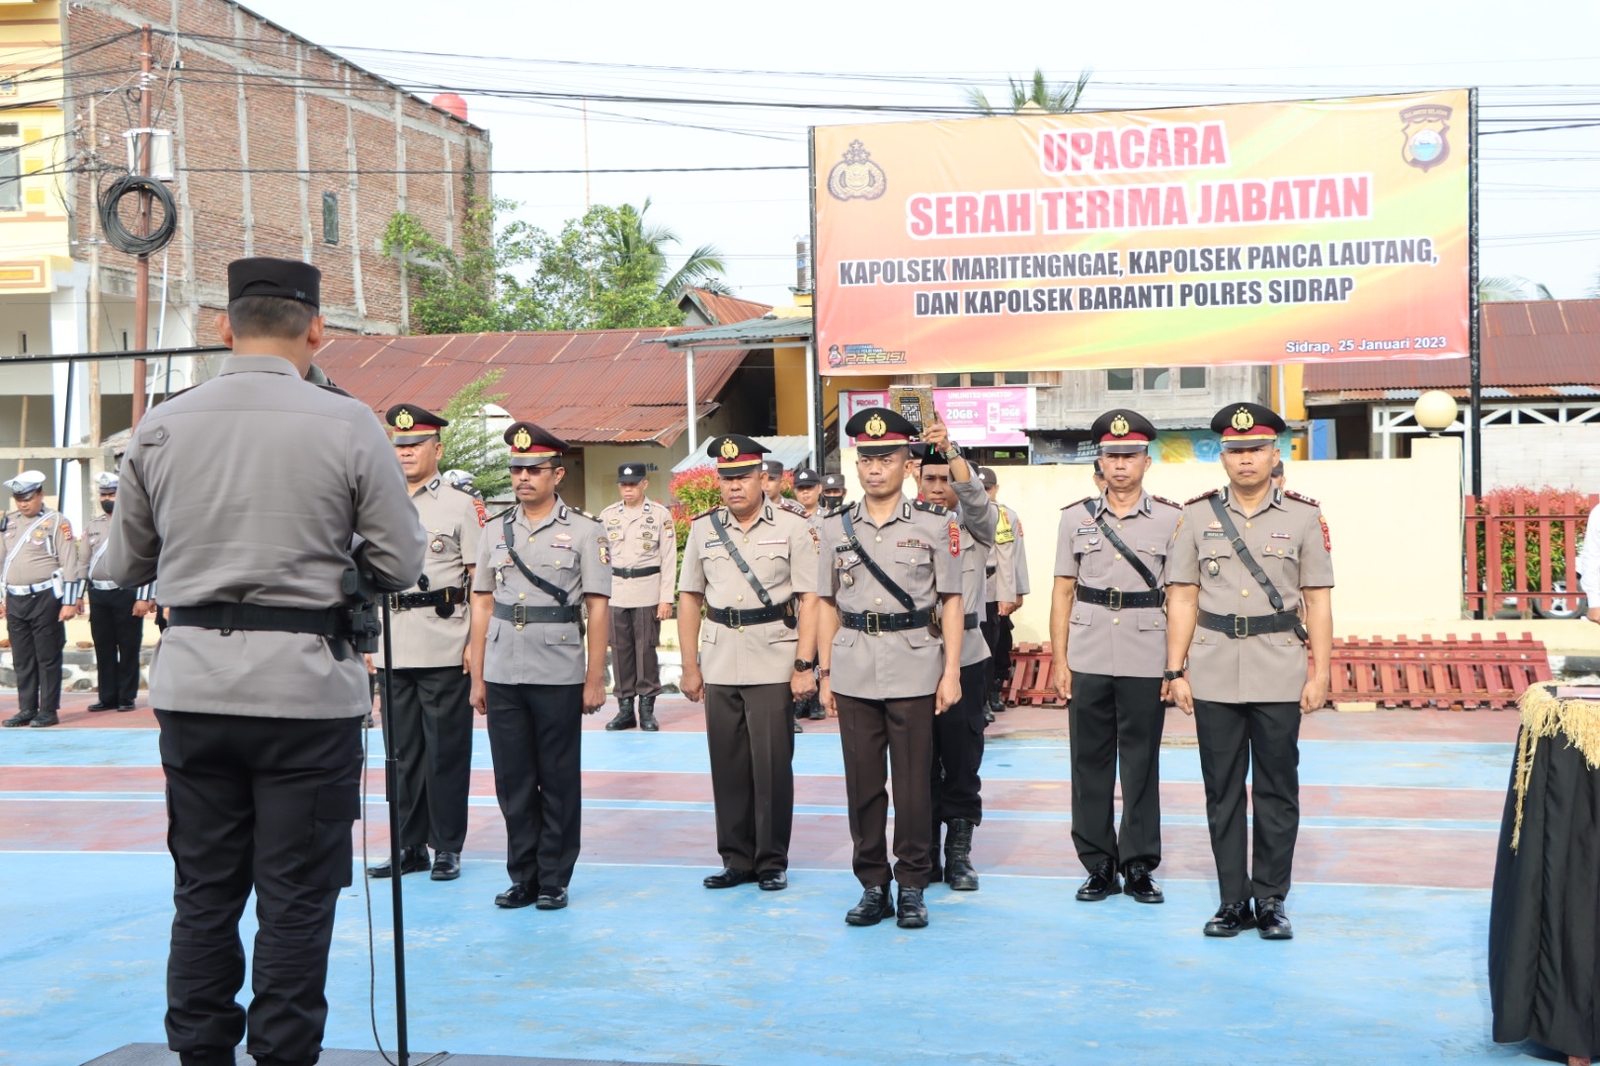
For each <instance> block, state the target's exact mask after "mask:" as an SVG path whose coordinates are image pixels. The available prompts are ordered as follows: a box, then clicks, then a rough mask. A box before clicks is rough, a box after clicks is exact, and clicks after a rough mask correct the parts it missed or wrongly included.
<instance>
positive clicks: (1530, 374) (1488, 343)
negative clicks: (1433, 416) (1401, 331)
mask: <svg viewBox="0 0 1600 1066" xmlns="http://www.w3.org/2000/svg"><path fill="white" fill-rule="evenodd" d="M1479 321H1480V324H1481V326H1482V330H1483V334H1482V353H1483V383H1484V384H1485V385H1496V386H1508V387H1511V386H1537V387H1545V388H1548V387H1549V386H1553V385H1595V384H1600V300H1532V301H1527V302H1516V303H1490V304H1484V305H1483V306H1482V308H1481V317H1480V320H1479ZM1468 373H1469V368H1468V365H1467V360H1465V359H1374V360H1362V361H1347V362H1334V363H1311V364H1308V365H1307V366H1306V372H1305V389H1306V391H1307V392H1316V393H1327V392H1338V393H1345V392H1351V391H1359V390H1364V389H1378V390H1384V389H1396V388H1413V389H1415V388H1423V389H1450V388H1453V387H1461V388H1465V387H1466V385H1467V384H1468Z"/></svg>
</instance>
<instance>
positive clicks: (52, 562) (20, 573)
mask: <svg viewBox="0 0 1600 1066" xmlns="http://www.w3.org/2000/svg"><path fill="white" fill-rule="evenodd" d="M0 545H3V546H4V550H5V554H4V556H3V559H4V563H3V564H0V571H3V576H0V584H5V585H8V586H19V587H20V586H22V585H42V584H46V583H48V582H51V581H54V582H56V594H57V595H58V596H60V597H61V602H62V603H64V604H67V603H77V602H78V597H79V596H81V595H83V564H82V563H81V562H80V561H79V559H78V542H77V541H76V540H74V539H73V537H72V524H71V523H70V522H68V521H67V518H66V516H65V515H63V514H62V513H61V512H60V511H52V510H50V509H49V508H48V507H47V508H45V509H44V510H42V511H40V512H39V513H38V514H37V515H36V516H34V517H33V518H24V517H22V512H21V511H12V512H10V513H9V514H7V515H6V517H5V530H4V532H0ZM40 591H45V592H48V591H50V590H48V589H42V590H40Z"/></svg>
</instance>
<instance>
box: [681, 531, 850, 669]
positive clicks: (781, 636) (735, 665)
mask: <svg viewBox="0 0 1600 1066" xmlns="http://www.w3.org/2000/svg"><path fill="white" fill-rule="evenodd" d="M712 513H716V514H717V516H718V517H719V518H720V519H721V521H722V524H723V527H724V528H725V529H726V530H727V532H728V539H729V540H731V541H732V542H733V546H734V547H735V548H736V549H738V552H739V555H740V557H741V558H743V559H744V561H745V563H746V564H747V565H748V566H749V567H750V570H751V572H752V573H753V574H754V575H755V577H756V580H758V581H760V582H761V586H762V587H763V588H765V589H766V590H767V593H768V595H770V596H771V597H772V602H773V603H774V604H780V603H783V602H784V601H785V600H788V599H790V598H791V597H797V596H799V595H800V594H801V593H805V592H816V591H817V556H818V554H819V552H818V546H817V543H818V537H817V532H816V530H814V529H812V527H811V525H810V524H809V523H808V522H807V521H806V520H805V519H803V518H800V517H799V516H798V515H794V514H791V513H790V512H789V511H786V510H784V509H783V508H781V507H774V506H773V505H772V504H770V503H768V504H764V505H763V506H762V508H761V510H759V511H757V512H756V518H755V521H754V522H753V523H751V526H750V528H749V529H740V528H739V524H738V523H737V522H736V521H734V518H733V515H732V514H730V513H729V512H728V509H727V508H726V507H719V508H717V509H716V511H715V512H707V513H706V514H703V515H700V516H699V517H698V518H696V519H695V520H694V521H693V522H692V523H690V525H689V538H688V542H687V543H686V544H685V545H684V547H683V574H682V578H681V581H680V588H681V589H682V590H683V591H684V592H693V593H696V594H698V595H701V596H704V597H705V601H706V604H707V605H708V606H711V607H716V608H720V609H724V610H726V609H729V608H732V609H736V610H756V609H759V608H760V607H761V598H760V597H759V596H757V595H756V591H755V589H753V588H751V586H750V582H749V581H747V580H745V576H744V574H743V573H742V572H741V571H740V570H739V565H738V564H737V563H735V562H734V561H733V556H732V555H730V554H728V549H727V548H725V547H723V545H722V538H721V537H719V536H717V531H716V530H715V529H713V528H712V527H711V514H712ZM794 606H795V617H796V619H797V620H798V618H799V611H800V605H799V603H796V604H795V605H794ZM799 639H800V628H799V625H798V624H796V626H795V628H793V629H791V628H789V627H788V626H787V625H785V624H784V622H783V620H781V619H780V620H778V621H774V622H762V623H760V624H758V625H750V626H739V627H737V628H730V627H728V626H725V625H722V624H720V623H718V622H713V621H712V620H711V619H710V618H706V619H705V620H704V621H703V622H702V623H701V625H700V672H701V674H702V675H703V676H704V677H705V680H706V684H708V685H775V684H780V683H787V682H788V680H789V678H790V676H792V675H793V674H794V661H795V659H796V657H797V656H796V652H797V650H798V644H799Z"/></svg>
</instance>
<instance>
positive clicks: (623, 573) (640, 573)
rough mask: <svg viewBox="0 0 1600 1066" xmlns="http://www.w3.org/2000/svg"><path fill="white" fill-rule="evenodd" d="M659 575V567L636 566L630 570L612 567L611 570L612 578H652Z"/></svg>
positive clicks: (623, 567) (624, 567) (622, 567)
mask: <svg viewBox="0 0 1600 1066" xmlns="http://www.w3.org/2000/svg"><path fill="white" fill-rule="evenodd" d="M659 573H661V567H659V566H636V567H634V568H633V569H632V570H630V569H628V568H627V567H626V566H613V567H612V568H611V576H612V577H622V578H628V577H654V576H655V575H657V574H659Z"/></svg>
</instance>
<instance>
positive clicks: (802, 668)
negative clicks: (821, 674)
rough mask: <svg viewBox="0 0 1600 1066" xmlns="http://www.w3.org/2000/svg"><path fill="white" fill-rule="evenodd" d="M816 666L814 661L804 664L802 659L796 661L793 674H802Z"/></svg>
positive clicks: (804, 661)
mask: <svg viewBox="0 0 1600 1066" xmlns="http://www.w3.org/2000/svg"><path fill="white" fill-rule="evenodd" d="M816 665H817V664H816V662H815V660H813V661H811V662H806V660H804V659H796V660H795V661H794V672H795V673H797V674H803V673H805V672H806V671H807V670H810V669H813V668H814V667H815V666H816Z"/></svg>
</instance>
